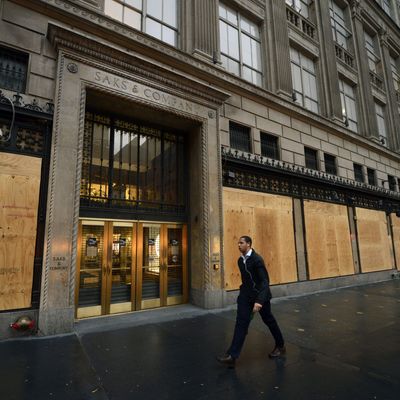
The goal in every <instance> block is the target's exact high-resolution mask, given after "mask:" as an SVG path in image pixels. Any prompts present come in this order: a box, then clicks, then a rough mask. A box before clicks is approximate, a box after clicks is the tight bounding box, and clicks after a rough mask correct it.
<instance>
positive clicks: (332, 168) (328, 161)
mask: <svg viewBox="0 0 400 400" xmlns="http://www.w3.org/2000/svg"><path fill="white" fill-rule="evenodd" d="M324 160H325V172H326V173H327V174H331V175H337V169H336V157H335V156H332V155H330V154H326V153H325V154H324Z"/></svg>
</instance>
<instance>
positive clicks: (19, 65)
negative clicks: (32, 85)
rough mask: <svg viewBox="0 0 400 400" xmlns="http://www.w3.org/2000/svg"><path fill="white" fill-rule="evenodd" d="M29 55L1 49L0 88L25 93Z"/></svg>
mask: <svg viewBox="0 0 400 400" xmlns="http://www.w3.org/2000/svg"><path fill="white" fill-rule="evenodd" d="M28 58H29V57H28V55H27V54H24V53H21V52H18V51H14V50H11V49H6V48H4V47H0V87H1V88H4V89H8V90H13V91H15V92H18V93H24V92H25V87H26V74H27V66H28Z"/></svg>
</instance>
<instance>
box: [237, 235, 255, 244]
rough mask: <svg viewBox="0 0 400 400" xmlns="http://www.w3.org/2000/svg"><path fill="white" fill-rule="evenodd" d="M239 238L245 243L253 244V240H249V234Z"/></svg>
mask: <svg viewBox="0 0 400 400" xmlns="http://www.w3.org/2000/svg"><path fill="white" fill-rule="evenodd" d="M240 239H244V241H245V242H246V243H249V244H250V246H251V245H252V244H253V241H252V240H251V237H250V236H240Z"/></svg>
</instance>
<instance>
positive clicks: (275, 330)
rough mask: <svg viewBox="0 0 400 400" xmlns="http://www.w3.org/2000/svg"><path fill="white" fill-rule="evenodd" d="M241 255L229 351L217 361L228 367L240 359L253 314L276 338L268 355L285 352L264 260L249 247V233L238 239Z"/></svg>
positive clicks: (272, 355)
mask: <svg viewBox="0 0 400 400" xmlns="http://www.w3.org/2000/svg"><path fill="white" fill-rule="evenodd" d="M238 246H239V251H240V253H241V256H240V257H239V259H238V265H239V269H240V275H241V278H242V285H241V286H240V292H239V297H238V299H237V314H236V325H235V332H234V334H233V339H232V343H231V346H230V347H229V350H228V351H227V352H226V354H225V355H223V356H221V357H217V360H218V361H219V362H220V363H222V364H225V365H227V366H229V367H234V366H235V362H236V359H237V358H239V355H240V352H241V350H242V347H243V344H244V340H245V338H246V335H247V332H248V328H249V325H250V321H251V319H252V317H253V315H254V314H255V313H257V312H258V313H260V316H261V318H262V320H263V321H264V323H265V325H267V326H268V328H269V330H270V331H271V334H272V336H273V337H274V339H275V347H274V349H273V350H272V351H271V353H269V357H270V358H275V357H279V356H281V355H283V354H285V352H286V348H285V342H284V340H283V337H282V333H281V330H280V329H279V326H278V323H277V322H276V319H275V317H274V316H273V315H272V313H271V303H270V300H271V297H272V296H271V291H270V289H269V277H268V272H267V269H266V268H265V264H264V260H263V259H262V257H261V256H260V255H259V254H257V253H256V252H255V251H254V249H252V247H251V246H252V240H251V238H250V237H249V236H242V237H240V239H239V242H238Z"/></svg>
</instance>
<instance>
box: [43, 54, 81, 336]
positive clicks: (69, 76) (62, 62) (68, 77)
mask: <svg viewBox="0 0 400 400" xmlns="http://www.w3.org/2000/svg"><path fill="white" fill-rule="evenodd" d="M78 72H79V71H78V66H77V64H75V63H74V62H71V61H67V60H66V59H65V58H64V56H63V54H62V53H61V52H59V55H58V72H57V85H56V94H55V111H54V122H53V132H52V144H51V157H50V168H49V188H48V200H47V216H46V231H45V249H44V257H43V269H42V285H41V296H40V308H39V330H40V332H41V333H43V334H45V335H53V334H59V333H64V332H71V331H72V330H73V323H74V309H75V306H74V288H75V264H76V251H75V249H76V237H77V232H76V229H77V226H78V225H77V221H78V217H79V185H78V184H77V179H76V177H77V176H80V168H81V165H80V163H79V162H78V157H79V152H81V151H82V150H81V149H80V145H79V139H78V137H79V131H80V129H83V123H84V112H83V111H82V112H81V110H84V104H85V96H84V92H82V91H81V85H80V79H79V73H78Z"/></svg>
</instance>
